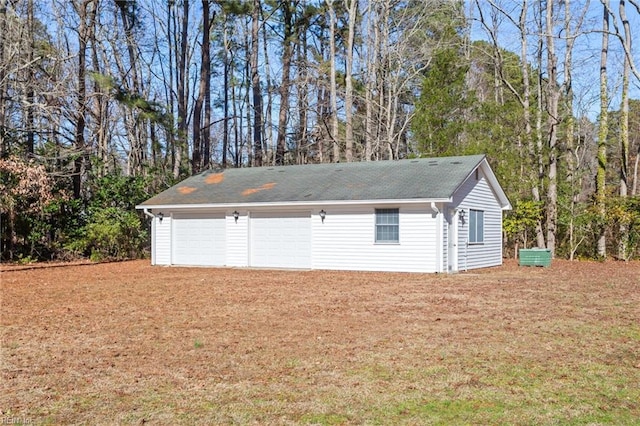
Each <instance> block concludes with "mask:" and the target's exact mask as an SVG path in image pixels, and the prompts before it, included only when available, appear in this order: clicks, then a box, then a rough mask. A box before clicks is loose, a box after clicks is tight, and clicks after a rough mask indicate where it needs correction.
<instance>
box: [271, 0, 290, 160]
mask: <svg viewBox="0 0 640 426" xmlns="http://www.w3.org/2000/svg"><path fill="white" fill-rule="evenodd" d="M282 7H283V10H282V16H283V20H284V22H283V23H284V34H283V36H284V39H283V45H282V83H281V84H280V112H279V114H278V138H277V141H276V161H275V164H276V165H278V166H280V165H283V164H284V162H285V159H284V155H285V150H286V144H287V114H288V112H289V89H290V86H291V77H290V74H291V58H292V56H293V46H292V43H293V40H292V38H293V35H294V32H293V12H294V11H295V2H291V1H284V2H283V3H282Z"/></svg>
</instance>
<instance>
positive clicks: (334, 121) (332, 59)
mask: <svg viewBox="0 0 640 426" xmlns="http://www.w3.org/2000/svg"><path fill="white" fill-rule="evenodd" d="M326 1H327V6H328V8H329V10H328V13H329V68H330V70H329V81H330V82H329V87H330V89H329V90H330V95H329V97H330V103H331V110H330V117H331V119H330V121H331V126H330V129H331V130H330V132H331V134H330V135H329V136H330V138H331V142H332V146H333V162H335V163H337V162H339V161H340V142H339V136H338V84H337V82H336V25H337V24H336V11H335V9H334V8H333V0H326Z"/></svg>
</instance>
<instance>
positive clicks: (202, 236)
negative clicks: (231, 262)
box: [171, 213, 226, 266]
mask: <svg viewBox="0 0 640 426" xmlns="http://www.w3.org/2000/svg"><path fill="white" fill-rule="evenodd" d="M171 223H172V231H173V232H172V243H173V244H172V247H173V250H172V259H171V260H172V261H171V263H172V264H174V265H194V266H222V265H224V264H225V252H226V232H225V231H226V227H225V218H224V214H218V215H213V214H206V213H202V214H200V213H198V214H195V213H189V214H187V213H181V214H175V215H174V216H173V218H172V221H171Z"/></svg>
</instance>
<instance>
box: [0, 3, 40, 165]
mask: <svg viewBox="0 0 640 426" xmlns="http://www.w3.org/2000/svg"><path fill="white" fill-rule="evenodd" d="M27 32H28V34H29V51H28V52H27V63H28V64H29V67H27V81H26V85H27V90H26V109H27V117H26V123H25V127H26V130H27V154H28V155H33V152H34V147H35V126H36V123H35V115H34V109H35V91H34V86H35V84H36V82H35V81H34V74H35V73H34V68H35V67H34V66H32V65H31V64H33V60H34V56H35V52H34V50H35V48H36V40H35V37H36V35H35V19H34V16H33V0H28V2H27ZM0 66H2V65H0ZM3 102H4V99H3Z"/></svg>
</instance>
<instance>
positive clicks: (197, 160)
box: [191, 0, 211, 174]
mask: <svg viewBox="0 0 640 426" xmlns="http://www.w3.org/2000/svg"><path fill="white" fill-rule="evenodd" d="M210 32H211V19H210V17H209V0H202V46H201V48H200V49H201V50H200V84H199V90H198V97H197V98H196V102H195V104H194V106H193V153H192V157H191V172H192V173H193V174H196V173H200V171H202V168H203V165H204V161H203V159H202V153H203V151H204V143H203V139H204V138H203V133H204V131H207V132H208V131H209V129H208V128H203V126H202V111H203V107H204V102H205V98H206V94H207V86H208V84H207V82H208V81H210V80H211V75H210V69H211V62H210V59H209V57H210V48H209V39H210Z"/></svg>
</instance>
